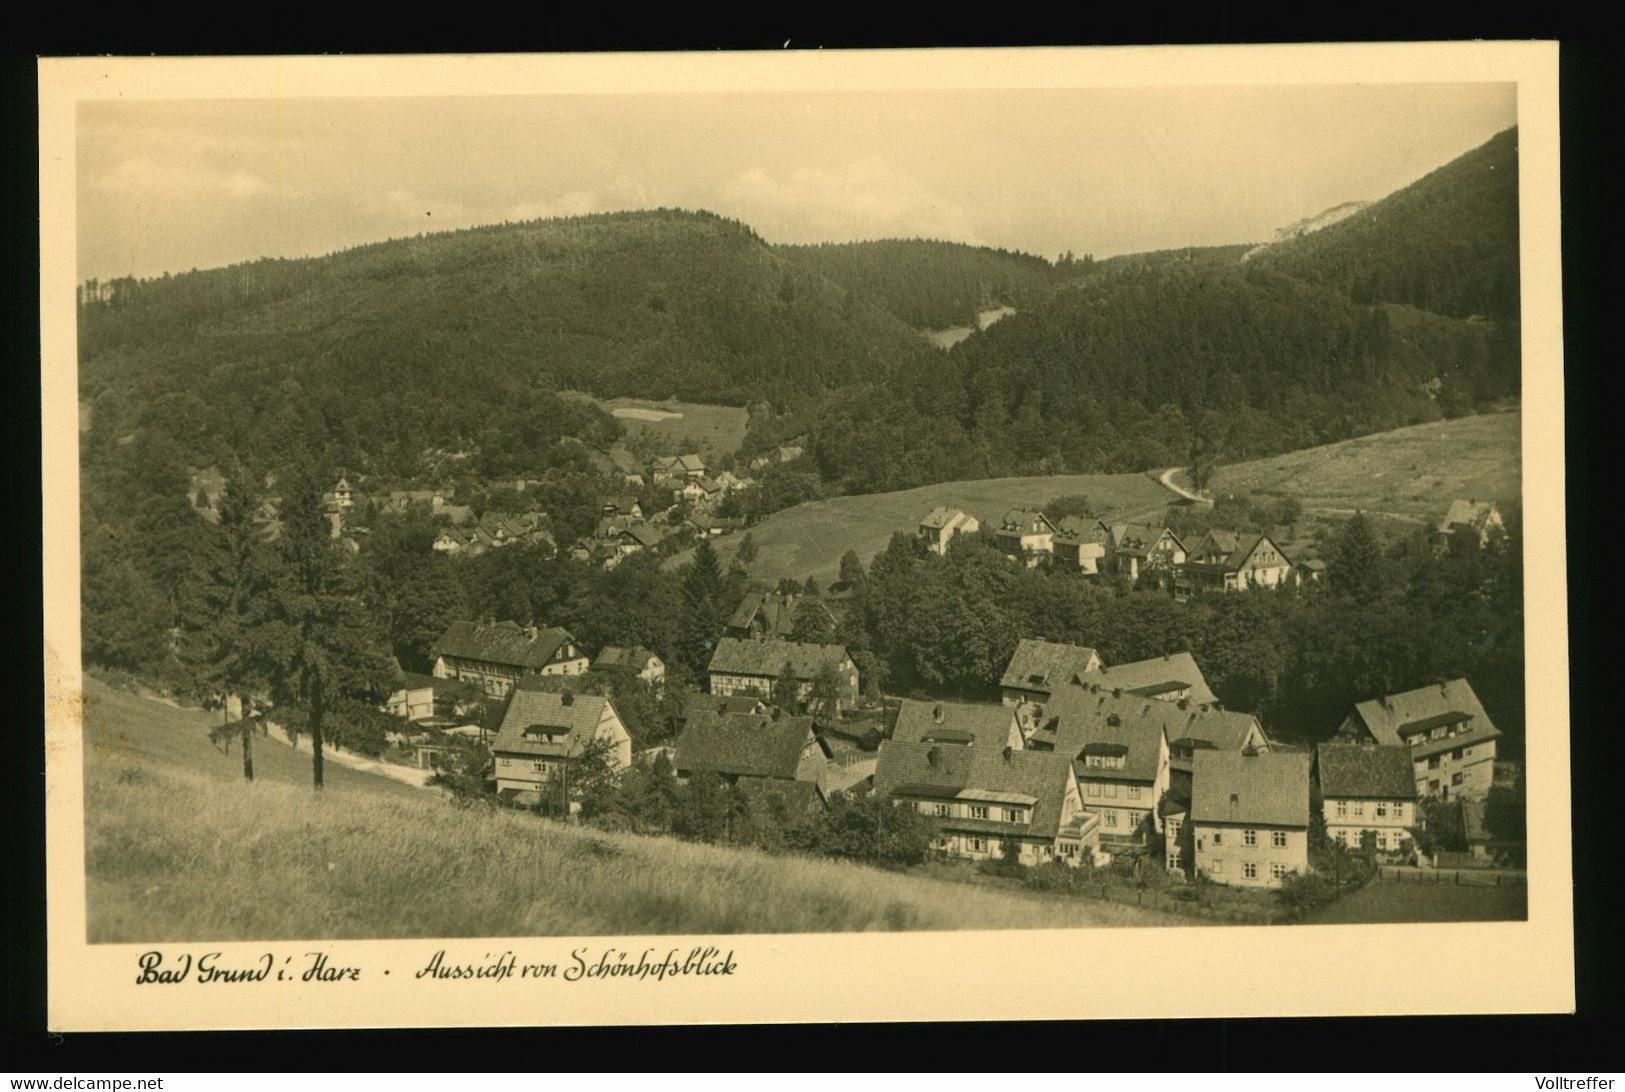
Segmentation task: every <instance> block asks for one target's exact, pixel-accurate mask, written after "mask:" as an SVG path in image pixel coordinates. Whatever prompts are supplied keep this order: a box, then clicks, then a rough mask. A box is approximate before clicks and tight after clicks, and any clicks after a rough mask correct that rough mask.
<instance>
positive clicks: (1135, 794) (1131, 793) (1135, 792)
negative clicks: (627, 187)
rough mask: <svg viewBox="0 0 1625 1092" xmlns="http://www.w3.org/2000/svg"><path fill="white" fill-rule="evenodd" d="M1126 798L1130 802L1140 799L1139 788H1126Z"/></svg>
mask: <svg viewBox="0 0 1625 1092" xmlns="http://www.w3.org/2000/svg"><path fill="white" fill-rule="evenodd" d="M1128 798H1129V799H1130V800H1138V799H1139V798H1140V787H1139V786H1138V785H1130V786H1129V787H1128Z"/></svg>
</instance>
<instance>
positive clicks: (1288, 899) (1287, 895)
mask: <svg viewBox="0 0 1625 1092" xmlns="http://www.w3.org/2000/svg"><path fill="white" fill-rule="evenodd" d="M1280 896H1281V902H1282V904H1283V905H1285V906H1286V908H1287V909H1288V910H1290V911H1292V912H1293V913H1294V914H1303V913H1305V912H1307V911H1309V910H1312V909H1314V908H1315V907H1317V906H1321V905H1324V904H1325V903H1328V902H1330V901H1331V898H1332V885H1331V884H1330V883H1329V882H1328V881H1327V880H1326V878H1325V877H1324V876H1322V875H1320V873H1318V872H1307V873H1298V872H1292V873H1289V874H1288V875H1287V877H1286V879H1284V880H1282V881H1281V890H1280Z"/></svg>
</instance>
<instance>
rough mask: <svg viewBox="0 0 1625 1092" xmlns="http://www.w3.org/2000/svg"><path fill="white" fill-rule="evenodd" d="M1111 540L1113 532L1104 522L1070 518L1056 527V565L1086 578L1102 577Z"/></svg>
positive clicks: (1079, 517)
mask: <svg viewBox="0 0 1625 1092" xmlns="http://www.w3.org/2000/svg"><path fill="white" fill-rule="evenodd" d="M1110 538H1111V530H1110V528H1108V527H1107V526H1106V524H1105V523H1103V522H1102V521H1100V520H1098V519H1088V518H1086V517H1084V516H1066V517H1064V518H1063V519H1061V521H1060V522H1059V523H1057V524H1056V525H1055V539H1054V544H1055V554H1054V557H1055V564H1056V565H1057V566H1058V567H1060V568H1063V569H1076V570H1078V571H1079V572H1081V573H1083V574H1084V575H1085V576H1099V575H1100V571H1101V566H1102V565H1104V564H1105V561H1106V551H1107V546H1108V542H1109V540H1110Z"/></svg>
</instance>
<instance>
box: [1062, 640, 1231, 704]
mask: <svg viewBox="0 0 1625 1092" xmlns="http://www.w3.org/2000/svg"><path fill="white" fill-rule="evenodd" d="M1077 682H1078V683H1079V684H1080V685H1082V686H1093V687H1099V688H1100V689H1102V690H1114V691H1115V690H1120V691H1122V692H1123V693H1125V694H1128V695H1130V696H1132V697H1143V698H1155V699H1156V700H1158V701H1172V702H1177V701H1181V700H1187V701H1193V702H1196V703H1197V704H1199V705H1205V704H1208V703H1211V702H1213V701H1215V700H1217V699H1215V698H1214V696H1213V691H1212V690H1209V689H1208V685H1207V680H1206V679H1205V678H1203V677H1202V669H1201V668H1200V667H1198V666H1197V665H1196V658H1195V657H1194V656H1192V655H1191V654H1190V653H1189V652H1171V653H1168V654H1166V655H1163V656H1153V657H1151V658H1150V659H1148V660H1135V661H1134V662H1133V663H1127V664H1112V665H1111V666H1109V667H1107V666H1102V667H1101V668H1099V669H1098V670H1095V671H1085V672H1083V673H1081V674H1079V675H1078V677H1077Z"/></svg>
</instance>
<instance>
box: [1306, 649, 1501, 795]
mask: <svg viewBox="0 0 1625 1092" xmlns="http://www.w3.org/2000/svg"><path fill="white" fill-rule="evenodd" d="M1500 737H1501V732H1500V729H1498V728H1496V727H1495V725H1494V724H1493V723H1492V722H1491V721H1490V718H1489V714H1488V713H1486V712H1485V711H1484V706H1483V705H1482V704H1480V703H1479V700H1478V695H1477V694H1476V693H1474V692H1473V688H1472V685H1471V684H1470V683H1468V681H1467V680H1466V679H1451V680H1449V681H1447V682H1441V683H1438V684H1436V685H1434V686H1422V687H1418V688H1417V689H1415V690H1407V691H1405V692H1404V693H1402V694H1385V695H1383V696H1382V697H1380V698H1372V699H1370V700H1369V701H1362V702H1356V703H1355V705H1354V707H1353V708H1352V709H1350V710H1349V712H1348V715H1347V716H1345V717H1344V718H1343V723H1342V724H1340V725H1339V726H1338V728H1337V732H1336V733H1335V735H1334V737H1333V738H1335V739H1338V740H1342V741H1346V742H1351V743H1362V744H1366V745H1371V744H1386V745H1389V746H1400V747H1404V748H1405V749H1406V751H1407V753H1408V754H1409V755H1410V760H1411V774H1412V776H1413V777H1414V779H1415V781H1416V793H1417V795H1418V796H1423V797H1426V796H1434V797H1438V798H1439V799H1441V800H1453V799H1456V798H1459V797H1464V796H1465V797H1481V796H1486V795H1488V793H1489V791H1490V787H1491V786H1492V785H1493V784H1494V783H1495V747H1496V741H1497V740H1498V739H1500Z"/></svg>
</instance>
